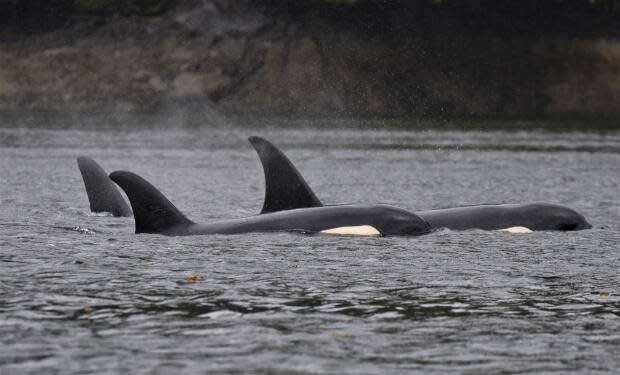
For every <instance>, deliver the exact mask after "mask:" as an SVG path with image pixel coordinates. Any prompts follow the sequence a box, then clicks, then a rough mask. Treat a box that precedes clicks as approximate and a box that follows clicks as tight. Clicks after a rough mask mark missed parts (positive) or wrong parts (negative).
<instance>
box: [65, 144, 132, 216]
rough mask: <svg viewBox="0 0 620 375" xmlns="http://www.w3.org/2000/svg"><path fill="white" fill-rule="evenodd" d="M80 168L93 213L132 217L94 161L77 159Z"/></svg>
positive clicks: (113, 186)
mask: <svg viewBox="0 0 620 375" xmlns="http://www.w3.org/2000/svg"><path fill="white" fill-rule="evenodd" d="M77 163H78V168H79V169H80V173H81V174H82V179H83V180H84V187H85V188H86V194H87V195H88V201H89V203H90V210H91V211H92V212H109V213H111V214H112V215H114V216H127V217H129V216H131V209H130V208H129V206H128V205H127V203H126V202H125V199H123V196H122V195H121V193H120V192H119V191H118V188H117V187H116V185H115V184H114V182H112V180H110V177H108V174H107V173H106V172H105V171H104V170H103V168H101V166H100V165H99V164H97V162H95V161H94V160H93V159H91V158H89V157H86V156H80V157H79V158H77Z"/></svg>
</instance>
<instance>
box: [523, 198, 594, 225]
mask: <svg viewBox="0 0 620 375" xmlns="http://www.w3.org/2000/svg"><path fill="white" fill-rule="evenodd" d="M527 210H528V211H530V215H531V217H533V218H535V219H536V222H537V224H536V227H537V228H536V229H537V230H562V231H572V230H583V229H590V228H592V225H590V223H588V221H587V220H586V218H585V217H583V215H581V214H580V213H578V212H577V211H575V210H573V209H571V208H568V207H565V206H560V205H557V204H551V203H532V204H529V205H527Z"/></svg>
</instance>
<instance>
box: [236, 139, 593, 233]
mask: <svg viewBox="0 0 620 375" xmlns="http://www.w3.org/2000/svg"><path fill="white" fill-rule="evenodd" d="M248 140H249V141H250V143H251V144H252V146H253V147H254V149H255V150H256V152H257V154H258V157H259V159H260V161H261V164H262V165H263V169H264V172H265V179H266V183H265V186H266V191H265V205H264V207H269V208H270V209H295V208H307V207H322V206H323V204H322V203H321V201H320V200H319V199H318V198H317V197H316V195H315V194H314V192H313V191H312V190H311V189H310V187H309V185H308V183H307V182H306V181H305V180H304V178H303V177H302V175H301V174H300V173H299V171H298V170H297V168H295V166H294V165H293V163H292V162H291V161H290V160H289V159H288V158H287V157H286V155H284V153H283V152H282V151H280V150H279V149H278V148H277V147H275V146H274V145H273V144H272V143H271V142H269V141H267V140H266V139H264V138H261V137H257V136H252V137H249V138H248ZM273 176H276V177H273ZM287 189H290V191H289V192H287ZM297 197H300V198H297ZM308 197H311V198H312V199H308ZM268 200H269V202H268ZM271 212H273V211H271ZM415 214H417V215H418V216H420V217H421V218H423V219H424V220H426V221H427V222H428V223H429V224H430V226H431V228H432V229H433V230H437V229H441V228H446V229H451V230H467V229H482V230H504V229H507V228H514V227H523V228H527V229H529V230H545V231H546V230H560V231H569V230H582V229H589V228H592V226H591V225H590V224H589V223H588V222H587V220H586V219H585V218H584V217H583V216H582V215H581V214H579V213H578V212H576V211H575V210H573V209H571V208H568V207H565V206H561V205H557V204H551V203H542V202H537V203H526V204H483V205H473V206H463V207H454V208H444V209H436V210H425V211H416V212H415Z"/></svg>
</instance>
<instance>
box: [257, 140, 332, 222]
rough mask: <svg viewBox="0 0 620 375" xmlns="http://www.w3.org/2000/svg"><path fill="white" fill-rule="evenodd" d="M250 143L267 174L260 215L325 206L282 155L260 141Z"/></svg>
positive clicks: (263, 141)
mask: <svg viewBox="0 0 620 375" xmlns="http://www.w3.org/2000/svg"><path fill="white" fill-rule="evenodd" d="M248 140H249V141H250V143H251V144H252V146H253V147H254V149H255V150H256V152H257V153H258V157H259V158H260V161H261V163H262V165H263V171H264V172H265V202H264V203H263V209H262V211H261V214H266V213H270V212H276V211H284V210H292V209H296V208H309V207H322V206H323V204H322V203H321V201H320V200H319V199H318V198H317V197H316V195H314V192H312V189H310V187H309V186H308V184H307V183H306V181H305V180H304V178H303V177H302V176H301V174H299V172H298V171H297V169H296V168H295V166H294V165H293V163H291V161H290V160H289V159H288V158H287V157H286V155H284V154H283V153H282V151H280V150H278V149H277V148H276V147H275V146H274V145H272V144H271V143H270V142H269V141H267V140H265V139H263V138H261V137H250V138H248Z"/></svg>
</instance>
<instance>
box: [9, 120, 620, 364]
mask: <svg viewBox="0 0 620 375" xmlns="http://www.w3.org/2000/svg"><path fill="white" fill-rule="evenodd" d="M253 134H256V135H262V136H264V137H266V138H267V139H270V140H272V141H273V142H274V143H275V144H276V145H278V146H280V147H281V148H282V149H283V150H284V151H285V152H286V153H287V154H288V155H289V157H290V158H291V160H292V161H293V162H294V163H295V164H296V165H297V166H298V168H299V169H300V171H301V172H302V174H303V175H304V176H305V177H306V180H307V181H308V182H309V184H310V186H312V188H313V189H314V191H315V192H316V194H317V196H318V197H319V198H320V199H321V200H322V201H323V202H325V203H365V202H369V203H378V202H381V203H389V204H395V205H397V206H400V207H403V208H407V209H411V210H422V209H430V208H441V207H449V206H455V205H465V204H477V203H511V202H512V203H519V202H532V201H546V202H552V203H558V204H564V205H568V206H570V207H573V208H574V209H576V210H578V211H579V212H581V213H582V214H584V215H585V216H586V218H587V219H588V220H589V221H590V222H591V223H592V224H593V226H594V228H593V229H592V230H586V231H581V232H564V233H561V232H534V233H530V234H509V233H504V232H486V231H476V230H473V231H464V232H454V231H447V230H443V231H439V232H435V233H432V234H430V235H426V236H421V237H414V238H374V237H369V238H365V237H337V236H327V235H313V236H310V235H300V234H287V233H276V234H274V233H269V234H246V235H234V236H221V235H215V236H194V237H164V236H159V235H136V234H134V233H133V230H134V227H133V219H132V218H113V217H108V216H102V215H94V214H91V213H90V212H89V206H88V201H87V197H86V193H85V191H84V187H83V183H82V180H81V177H80V174H79V171H78V169H77V165H76V161H75V158H76V157H77V156H79V155H87V156H90V157H92V158H94V159H95V160H97V161H98V162H99V163H100V164H101V165H102V166H103V167H104V168H105V169H106V170H107V171H108V172H112V171H113V170H117V169H126V170H131V171H133V172H136V173H138V174H140V175H142V176H143V177H145V178H146V179H148V180H149V181H151V182H152V183H153V184H154V185H155V186H157V187H158V188H159V189H160V190H161V191H162V192H163V193H164V194H165V195H166V196H168V198H169V199H170V200H171V201H172V202H173V203H174V204H176V205H177V207H178V208H179V209H180V210H181V211H182V212H184V213H186V214H187V216H188V217H190V218H191V219H193V220H194V221H197V222H208V221H210V220H215V219H225V218H233V217H243V216H248V215H254V214H256V213H258V212H259V211H260V208H261V206H262V198H263V194H264V188H263V186H264V182H263V175H262V169H261V167H260V164H259V162H258V158H257V157H256V155H255V153H254V151H253V149H252V148H251V146H250V145H249V143H248V142H247V141H246V137H247V136H249V135H253ZM0 175H1V177H0V202H1V206H0V373H1V374H2V375H5V374H27V373H33V374H35V373H36V374H78V373H79V374H87V373H132V374H141V373H149V374H151V373H153V374H168V373H176V374H186V373H187V374H190V373H209V374H212V373H286V374H289V373H313V374H314V373H316V374H371V373H373V374H374V373H381V374H400V373H416V372H417V373H424V374H432V373H438V374H439V373H471V374H479V373H502V374H508V373H532V374H534V373H535V374H539V373H580V374H581V373H588V374H595V373H614V372H616V373H617V371H618V370H617V369H618V368H619V367H620V133H618V132H606V133H579V132H567V133H556V132H546V131H540V130H539V131H536V130H534V131H522V132H515V131H496V132H461V131H456V130H451V131H415V132H413V131H411V132H407V131H397V130H390V131H373V130H358V129H342V130H322V131H316V130H312V129H304V128H302V129H296V130H295V129H269V130H264V129H260V131H259V129H254V130H252V129H247V130H239V129H237V130H213V129H208V130H207V129H204V130H191V129H189V130H182V129H181V130H159V131H152V130H146V129H143V130H134V131H129V130H114V131H113V130H105V131H97V130H91V131H84V130H74V129H65V130H62V129H56V130H42V129H38V130H31V129H10V128H9V129H0Z"/></svg>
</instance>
